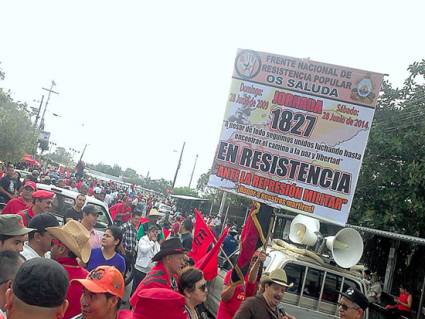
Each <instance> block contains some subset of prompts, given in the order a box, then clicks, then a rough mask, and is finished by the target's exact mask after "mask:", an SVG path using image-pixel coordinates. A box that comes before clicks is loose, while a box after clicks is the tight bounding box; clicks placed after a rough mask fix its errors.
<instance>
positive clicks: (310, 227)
mask: <svg viewBox="0 0 425 319" xmlns="http://www.w3.org/2000/svg"><path fill="white" fill-rule="evenodd" d="M319 230H320V222H319V221H318V220H317V219H315V218H312V217H308V216H305V215H297V216H296V217H295V218H294V219H293V220H292V223H291V227H290V229H289V239H290V240H291V241H292V242H294V243H296V244H303V245H307V246H313V245H314V244H316V242H317V234H315V233H316V232H318V231H319Z"/></svg>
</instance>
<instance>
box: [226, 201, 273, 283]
mask: <svg viewBox="0 0 425 319" xmlns="http://www.w3.org/2000/svg"><path fill="white" fill-rule="evenodd" d="M272 215H273V208H272V207H271V206H268V205H265V204H260V203H258V202H253V204H252V206H251V208H250V211H249V213H248V216H247V218H246V222H245V224H244V226H243V229H242V233H241V241H240V244H239V250H240V253H239V257H238V260H237V262H236V265H235V268H234V269H233V271H232V282H238V281H240V280H243V278H244V275H245V274H246V273H247V272H248V267H249V264H250V262H251V259H252V256H253V255H254V253H255V251H256V250H257V249H258V248H259V247H261V246H262V245H265V244H266V241H267V234H268V232H269V227H270V220H271V218H272Z"/></svg>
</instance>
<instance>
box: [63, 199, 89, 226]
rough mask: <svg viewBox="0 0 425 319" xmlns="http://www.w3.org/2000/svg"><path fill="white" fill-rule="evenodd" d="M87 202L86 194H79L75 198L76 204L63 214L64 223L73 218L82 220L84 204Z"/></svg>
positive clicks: (78, 220)
mask: <svg viewBox="0 0 425 319" xmlns="http://www.w3.org/2000/svg"><path fill="white" fill-rule="evenodd" d="M85 202H86V196H85V195H83V194H78V196H77V198H76V199H75V204H74V206H73V207H71V208H70V209H68V210H67V211H66V212H65V215H64V216H63V223H64V224H66V223H67V222H68V221H69V220H71V219H73V220H76V221H77V222H80V221H81V219H82V218H83V206H84V203H85Z"/></svg>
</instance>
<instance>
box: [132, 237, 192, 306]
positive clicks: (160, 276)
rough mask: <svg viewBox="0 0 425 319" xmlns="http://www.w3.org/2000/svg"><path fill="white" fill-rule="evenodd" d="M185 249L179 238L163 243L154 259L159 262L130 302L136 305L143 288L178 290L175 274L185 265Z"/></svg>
mask: <svg viewBox="0 0 425 319" xmlns="http://www.w3.org/2000/svg"><path fill="white" fill-rule="evenodd" d="M185 257H186V256H185V250H184V248H183V245H182V243H181V241H180V239H179V238H171V239H168V240H166V241H164V242H163V243H162V244H161V248H160V250H159V252H158V253H157V254H156V255H155V256H153V258H152V261H156V262H157V264H156V266H155V267H153V268H152V269H151V271H150V272H149V273H148V274H147V275H146V277H145V278H144V279H143V280H142V282H141V283H140V284H139V286H138V287H137V288H136V290H135V292H134V294H133V296H132V297H131V298H130V304H131V305H132V306H133V307H135V306H136V304H137V301H138V299H139V297H138V293H139V292H140V291H141V290H143V289H150V288H167V289H171V290H176V289H177V287H176V284H175V280H174V276H175V275H177V273H178V271H179V270H180V269H182V267H183V266H184V265H185Z"/></svg>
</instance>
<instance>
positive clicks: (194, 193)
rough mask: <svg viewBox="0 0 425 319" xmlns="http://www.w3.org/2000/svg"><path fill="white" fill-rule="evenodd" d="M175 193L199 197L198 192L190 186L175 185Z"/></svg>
mask: <svg viewBox="0 0 425 319" xmlns="http://www.w3.org/2000/svg"><path fill="white" fill-rule="evenodd" d="M173 194H174V195H186V196H193V197H198V192H197V191H196V190H194V189H192V188H189V187H187V186H186V187H174V189H173Z"/></svg>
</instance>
